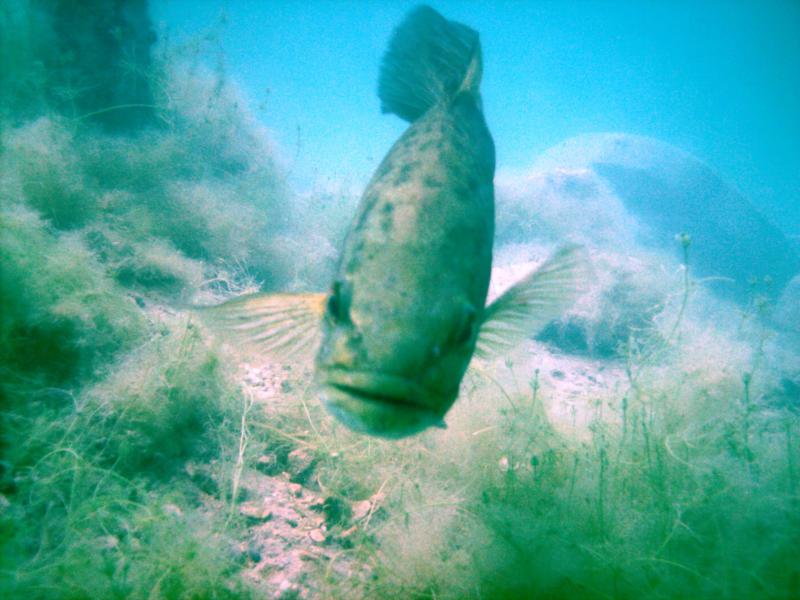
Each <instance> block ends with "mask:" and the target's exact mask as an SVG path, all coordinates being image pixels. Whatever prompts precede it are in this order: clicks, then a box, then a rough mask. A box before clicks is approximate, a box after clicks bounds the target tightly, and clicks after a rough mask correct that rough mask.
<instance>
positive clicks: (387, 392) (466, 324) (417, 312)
mask: <svg viewBox="0 0 800 600" xmlns="http://www.w3.org/2000/svg"><path fill="white" fill-rule="evenodd" d="M359 291H360V290H357V289H353V286H352V284H351V283H350V282H349V281H347V280H341V281H337V282H336V283H334V286H333V290H332V292H331V294H330V295H329V297H328V301H327V306H326V311H325V316H324V318H323V339H322V343H321V346H320V350H319V353H318V355H317V360H316V383H317V386H318V389H319V394H320V397H321V398H322V401H323V403H324V404H325V405H326V407H327V408H328V410H329V411H330V412H331V413H332V414H333V415H334V416H335V417H337V418H338V419H339V420H340V421H341V422H343V423H344V424H345V425H347V426H348V427H349V428H351V429H353V430H355V431H359V432H362V433H367V434H370V435H375V436H379V437H387V438H401V437H406V436H409V435H413V434H415V433H417V432H419V431H422V430H424V429H426V428H428V427H430V426H438V427H444V420H443V417H444V415H445V413H446V412H447V410H448V409H449V408H450V406H451V405H452V404H453V402H455V400H456V397H457V395H458V389H459V385H460V382H461V378H462V376H463V374H464V371H465V370H466V367H467V364H468V363H469V360H470V357H471V355H472V351H473V349H474V346H475V340H476V337H477V329H478V327H477V322H478V319H477V317H478V315H477V311H476V309H475V308H474V307H472V306H471V305H470V304H469V303H468V302H466V301H464V300H457V299H453V298H452V297H449V298H447V299H445V300H440V301H438V302H436V301H434V302H431V303H429V304H428V305H427V306H422V305H421V303H420V302H419V301H418V300H417V301H416V303H415V302H414V301H413V299H412V298H411V297H409V298H408V299H404V298H403V297H402V295H401V294H396V295H392V294H381V293H380V290H379V289H374V288H373V289H367V290H362V293H359Z"/></svg>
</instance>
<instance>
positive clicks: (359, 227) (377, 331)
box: [203, 6, 586, 438]
mask: <svg viewBox="0 0 800 600" xmlns="http://www.w3.org/2000/svg"><path fill="white" fill-rule="evenodd" d="M481 73H482V65H481V48H480V42H479V38H478V34H477V33H476V32H475V31H473V30H472V29H470V28H468V27H466V26H464V25H462V24H460V23H456V22H453V21H448V20H447V19H445V18H444V17H442V16H441V15H439V14H438V13H437V12H436V11H434V10H433V9H431V8H429V7H425V6H422V7H419V8H417V9H414V10H413V11H412V12H411V13H410V14H409V15H408V17H407V18H406V20H405V21H404V22H403V23H402V24H401V25H400V26H399V27H398V28H397V29H396V30H395V32H394V34H393V37H392V40H391V42H390V45H389V49H388V51H387V53H386V55H385V56H384V60H383V65H382V68H381V74H380V80H379V96H380V98H381V102H382V107H383V110H384V112H393V113H396V114H397V115H398V116H400V117H401V118H404V119H406V120H407V121H409V122H410V125H409V127H408V129H407V130H406V131H405V132H404V133H403V135H402V136H401V137H400V139H398V140H397V142H396V143H395V144H394V145H393V146H392V148H391V149H390V150H389V152H388V154H387V155H386V157H385V158H384V159H383V161H382V162H381V164H380V166H379V167H378V169H377V171H376V172H375V174H374V176H373V177H372V179H371V181H370V183H369V184H368V186H367V188H366V190H365V192H364V194H363V196H362V198H361V201H360V204H359V207H358V210H357V212H356V215H355V218H354V220H353V222H352V224H351V227H350V229H349V232H348V234H347V237H346V239H345V243H344V246H343V248H342V253H341V256H340V260H339V265H338V269H337V273H336V276H335V278H334V281H333V283H332V285H331V289H330V292H329V293H328V294H311V295H297V294H295V295H291V294H286V295H280V294H278V295H276V294H255V295H250V296H245V297H241V298H237V299H234V300H231V301H229V302H226V303H224V304H222V305H219V306H216V307H211V308H209V309H207V310H203V314H204V315H205V320H206V322H207V323H209V324H211V325H212V326H215V328H216V329H218V330H224V331H225V332H226V333H233V334H234V335H236V336H237V337H238V340H239V341H240V342H243V343H244V345H248V346H255V347H256V348H257V349H258V351H259V352H260V353H263V354H267V355H273V356H278V357H281V356H286V355H291V354H296V353H297V352H299V351H301V350H302V349H304V348H308V347H311V346H315V345H316V347H317V348H318V350H317V353H316V360H315V380H316V385H317V389H318V390H319V395H320V397H321V399H322V401H323V402H324V404H325V405H326V407H327V408H328V409H329V411H330V412H331V413H332V414H333V415H334V416H336V417H337V418H338V419H339V420H341V421H342V422H343V423H345V424H346V425H347V426H348V427H350V428H352V429H354V430H356V431H360V432H364V433H367V434H371V435H377V436H382V437H389V438H399V437H404V436H407V435H411V434H414V433H416V432H418V431H420V430H422V429H425V428H426V427H429V426H431V425H440V426H443V424H444V421H443V419H444V416H445V414H446V412H447V410H448V409H449V408H450V406H451V405H452V404H453V402H454V401H455V400H456V398H457V396H458V391H459V387H460V383H461V379H462V378H463V375H464V372H465V371H466V369H467V367H468V365H469V363H470V360H471V359H472V357H473V354H474V353H475V354H481V355H484V356H486V355H491V354H492V353H497V352H500V351H503V350H505V349H507V348H509V347H512V346H514V345H515V344H516V343H518V342H519V341H521V340H522V339H524V338H526V337H527V336H529V335H531V334H533V333H536V331H538V329H539V328H541V327H542V326H543V325H545V324H546V323H547V322H549V321H551V320H552V319H553V318H555V317H556V316H558V315H559V314H560V313H561V312H562V311H563V310H564V309H565V308H566V307H567V306H568V305H569V304H570V303H571V302H572V301H573V300H574V298H575V296H576V295H577V293H578V292H579V291H580V289H581V287H582V282H583V280H584V279H585V273H586V269H585V267H586V261H585V258H584V256H583V253H582V251H581V250H580V249H579V248H577V247H565V248H563V249H561V250H560V251H558V252H556V253H555V254H554V255H553V257H551V258H550V259H549V260H548V261H546V262H545V263H544V264H543V265H542V266H541V267H539V269H537V270H536V271H534V272H533V273H531V274H530V275H528V276H527V277H525V278H524V279H523V280H522V281H520V282H518V283H517V284H516V285H515V286H513V287H512V288H511V289H509V290H508V291H507V292H506V293H504V294H503V295H502V296H500V297H499V298H498V299H497V300H495V301H494V302H493V303H492V304H491V305H489V306H486V304H485V303H486V295H487V291H488V287H489V278H490V275H491V266H492V243H493V238H494V187H493V178H494V169H495V152H494V143H493V141H492V136H491V134H490V133H489V129H488V127H487V125H486V122H485V120H484V116H483V111H482V105H481V98H480V92H479V86H480V79H481ZM320 323H321V325H319V324H320Z"/></svg>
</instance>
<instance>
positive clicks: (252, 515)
mask: <svg viewBox="0 0 800 600" xmlns="http://www.w3.org/2000/svg"><path fill="white" fill-rule="evenodd" d="M239 514H241V515H242V516H244V517H246V518H247V519H248V520H250V521H254V522H258V523H262V522H264V521H269V520H270V519H271V518H272V511H271V510H270V509H269V506H268V505H267V504H266V503H265V502H244V503H242V504H240V505H239Z"/></svg>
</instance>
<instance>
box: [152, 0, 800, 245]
mask: <svg viewBox="0 0 800 600" xmlns="http://www.w3.org/2000/svg"><path fill="white" fill-rule="evenodd" d="M415 4H417V3H416V2H408V1H401V2H384V1H376V2H366V3H362V2H332V1H313V2H279V3H252V2H211V1H205V0H204V1H202V2H192V3H185V2H164V3H155V4H154V5H153V7H152V13H153V17H154V20H155V22H156V23H157V24H158V25H160V26H162V27H163V28H165V29H166V30H167V31H169V32H170V33H171V34H172V36H173V39H175V38H177V39H180V38H181V36H194V35H196V34H198V33H199V32H213V34H214V35H215V36H216V39H217V40H218V42H219V44H220V47H221V51H222V53H223V57H222V60H223V61H224V64H225V68H226V71H227V72H228V73H229V74H230V75H231V76H232V78H233V79H234V80H236V81H237V82H238V83H239V84H240V85H242V86H243V87H244V89H245V90H246V91H247V93H248V95H249V96H250V97H251V98H253V99H254V101H255V102H256V103H262V102H263V110H262V111H261V112H259V117H260V118H261V119H262V120H263V122H264V123H266V124H267V126H268V127H270V129H271V130H272V131H273V133H274V136H275V139H276V142H277V144H278V148H279V150H280V154H281V156H282V157H283V159H284V160H285V161H286V163H287V164H289V165H291V167H292V172H293V176H294V180H295V182H296V184H297V185H298V186H299V187H301V188H304V189H309V188H313V187H314V186H318V187H319V186H328V187H335V186H337V185H342V184H345V185H349V186H352V187H356V188H358V187H359V186H363V185H364V184H365V183H366V180H367V179H368V177H369V175H370V174H371V173H372V171H373V170H374V168H375V166H376V165H377V162H378V161H379V160H380V159H381V158H382V156H383V154H384V152H385V151H386V149H387V148H388V147H389V145H391V143H392V142H393V141H394V139H396V137H397V136H398V134H399V132H401V131H402V129H403V128H404V124H403V123H402V122H401V121H400V120H399V119H397V118H395V117H386V116H382V115H380V112H379V104H378V100H377V97H376V93H375V91H376V78H377V72H378V66H379V64H380V57H381V56H382V53H383V50H384V48H385V46H386V42H387V40H388V37H389V35H390V33H391V31H392V28H393V27H394V26H395V25H396V24H397V23H398V22H399V21H400V20H401V19H402V16H403V15H404V14H405V12H406V11H407V10H408V9H409V8H410V7H412V6H414V5H415ZM190 5H191V7H190ZM434 7H436V8H438V9H439V10H440V11H441V12H443V13H444V14H446V15H447V16H448V17H449V18H451V19H455V20H459V21H462V22H464V23H467V24H469V25H470V26H471V27H473V28H475V29H477V30H478V31H479V32H480V35H481V41H482V44H483V52H484V59H485V69H484V85H483V87H482V91H483V97H484V102H485V109H486V115H487V119H488V122H489V125H490V127H491V129H492V132H493V135H494V137H495V142H496V146H497V156H498V166H499V168H500V169H501V170H502V169H504V168H512V169H522V168H526V167H528V166H529V165H531V164H532V163H533V162H534V160H535V158H536V157H537V155H539V154H540V153H541V152H543V151H545V150H546V149H547V148H549V147H551V146H553V145H555V144H557V143H559V142H561V141H563V140H564V139H566V138H568V137H571V136H574V135H578V134H582V133H593V132H604V131H613V132H624V133H633V134H640V135H647V136H652V137H655V138H658V139H660V140H663V141H666V142H668V143H671V144H674V145H676V146H677V147H679V148H682V149H684V150H686V151H689V152H691V153H693V154H695V155H696V156H697V157H698V158H700V159H701V160H703V161H706V162H707V163H708V164H709V165H711V166H712V167H713V168H714V169H716V170H717V171H719V173H720V174H721V175H722V176H723V177H724V178H725V179H726V180H728V181H730V182H731V183H732V184H733V185H734V186H735V187H736V188H738V189H739V190H740V191H741V192H742V193H743V194H744V195H745V196H747V197H748V198H749V199H750V201H752V202H753V203H754V204H755V205H756V206H757V207H758V208H759V209H760V210H762V211H763V212H764V213H765V214H766V215H767V216H768V217H769V218H770V219H771V220H772V221H773V222H774V223H775V224H777V225H778V226H779V227H780V228H782V229H783V231H784V232H785V233H787V234H790V235H798V234H800V203H798V202H797V198H798V197H800V169H798V168H797V164H798V162H800V68H798V66H799V65H800V4H798V3H797V2H794V1H792V0H785V1H776V0H768V1H765V2H743V1H734V2H714V1H702V2H666V1H656V2H646V3H645V2H640V3H631V2H624V1H600V2H575V1H560V2H457V1H451V2H448V1H443V2H436V3H434Z"/></svg>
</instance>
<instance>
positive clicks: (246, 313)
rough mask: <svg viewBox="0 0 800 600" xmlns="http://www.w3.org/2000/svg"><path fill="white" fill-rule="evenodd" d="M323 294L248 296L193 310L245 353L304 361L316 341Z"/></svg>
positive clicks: (323, 303) (260, 294) (317, 339)
mask: <svg viewBox="0 0 800 600" xmlns="http://www.w3.org/2000/svg"><path fill="white" fill-rule="evenodd" d="M325 297H326V295H325V294H270V293H259V294H248V295H246V296H240V297H239V298H234V299H233V300H229V301H228V302H224V303H222V304H218V305H216V306H207V307H195V308H194V310H195V311H196V312H197V314H198V315H199V316H200V318H201V320H202V321H203V322H204V323H205V324H207V325H208V326H209V327H210V328H211V329H212V330H213V331H214V332H216V333H218V334H221V336H222V337H223V339H226V340H227V341H230V342H232V343H234V344H236V345H237V346H239V347H240V348H242V349H244V350H245V351H250V352H254V353H257V354H258V355H259V356H262V355H263V356H268V357H270V358H273V359H276V360H287V359H304V358H306V357H308V356H309V355H310V354H311V352H312V351H314V350H315V349H316V347H317V345H318V343H319V338H320V327H319V325H320V320H321V318H322V314H323V312H324V311H325Z"/></svg>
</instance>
